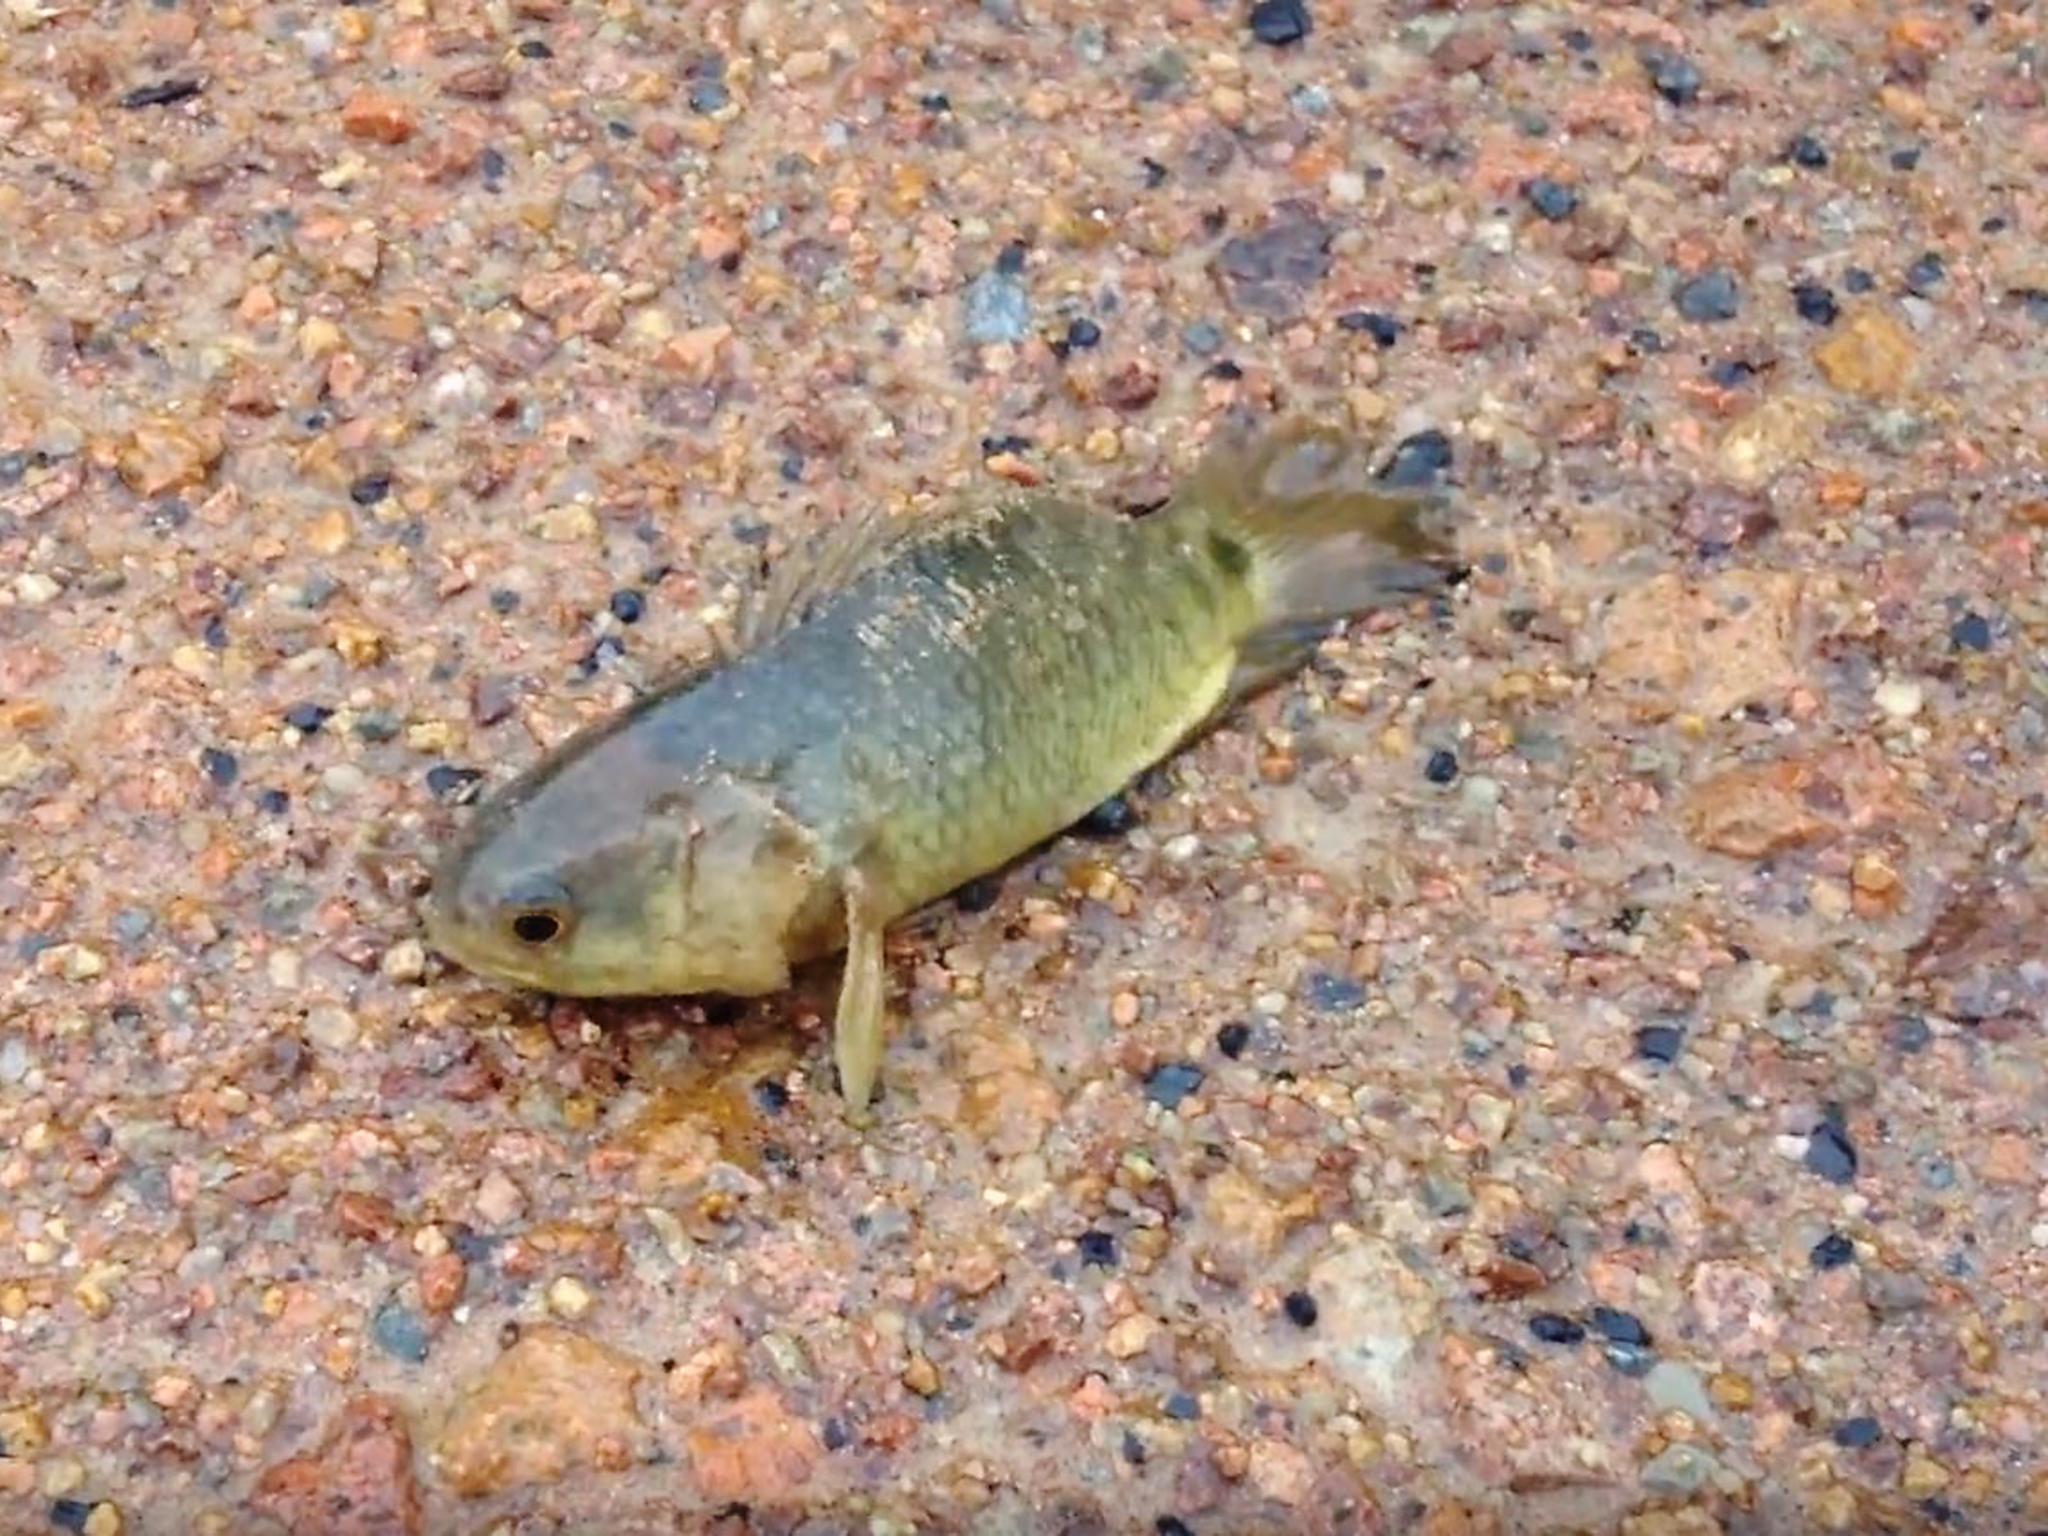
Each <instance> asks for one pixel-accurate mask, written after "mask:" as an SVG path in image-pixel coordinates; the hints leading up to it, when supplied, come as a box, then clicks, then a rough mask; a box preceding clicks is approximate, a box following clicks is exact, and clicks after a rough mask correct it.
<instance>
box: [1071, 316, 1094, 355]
mask: <svg viewBox="0 0 2048 1536" xmlns="http://www.w3.org/2000/svg"><path fill="white" fill-rule="evenodd" d="M1101 340H1102V327H1101V326H1099V325H1097V324H1096V323H1095V322H1094V321H1093V320H1090V319H1089V318H1088V317H1087V316H1086V315H1083V316H1081V317H1080V318H1078V319H1076V320H1071V321H1069V322H1068V324H1067V346H1068V347H1069V348H1070V349H1071V350H1073V351H1075V352H1085V351H1087V350H1088V349H1089V348H1090V347H1092V346H1095V345H1096V344H1097V343H1098V342H1100V341H1101Z"/></svg>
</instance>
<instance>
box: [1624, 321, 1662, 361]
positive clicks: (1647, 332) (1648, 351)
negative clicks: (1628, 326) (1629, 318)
mask: <svg viewBox="0 0 2048 1536" xmlns="http://www.w3.org/2000/svg"><path fill="white" fill-rule="evenodd" d="M1628 349H1629V351H1631V352H1633V353H1635V355H1636V356H1637V357H1650V356H1653V355H1655V354H1656V353H1659V352H1662V351H1663V350H1664V338H1663V337H1662V336H1660V335H1658V334H1657V333H1656V332H1655V331H1653V330H1651V329H1650V328H1649V327H1648V326H1647V325H1639V326H1637V327H1636V328H1635V329H1634V330H1632V331H1630V332H1629V333H1628Z"/></svg>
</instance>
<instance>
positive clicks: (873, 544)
mask: <svg viewBox="0 0 2048 1536" xmlns="http://www.w3.org/2000/svg"><path fill="white" fill-rule="evenodd" d="M971 512H972V509H971V508H969V507H966V506H953V507H949V508H946V509H944V510H941V511H938V512H929V513H922V514H920V513H905V514H897V513H892V512H888V511H885V510H883V509H882V508H880V507H870V508H867V509H864V510H862V511H859V512H855V513H853V514H852V515H850V516H849V517H847V518H846V519H845V520H844V521H842V522H840V523H837V524H835V525H834V526H832V527H830V528H827V529H825V530H823V531H822V532H819V533H814V534H812V535H811V536H810V537H809V538H807V539H805V540H803V541H802V542H801V543H799V544H796V545H793V546H791V547H790V549H789V550H787V551H786V552H785V553H784V554H783V556H782V558H781V559H780V560H778V561H777V562H775V564H774V566H773V568H772V569H771V570H770V571H769V572H768V576H767V579H766V580H765V581H764V582H763V583H762V584H761V586H760V587H759V588H758V589H756V590H755V592H754V593H753V594H752V595H751V596H750V597H748V598H747V599H745V600H744V601H743V603H742V605H741V610H740V615H739V618H738V621H737V622H736V624H735V625H734V633H733V646H734V648H735V650H737V651H740V652H745V651H751V650H753V649H755V648H756V647H758V646H762V645H766V644H767V643H768V642H769V641H770V640H773V639H774V638H775V637H776V636H777V635H780V634H782V633H783V632H784V631H786V630H791V629H795V628H796V627H797V626H798V625H800V624H802V623H803V622H804V620H806V619H807V618H809V617H810V616H811V614H812V612H813V611H814V610H815V609H816V608H817V607H818V605H819V604H821V603H823V602H824V601H825V600H826V599H827V598H830V597H832V596H834V595H835V594H837V593H840V592H843V591H845V590H846V589H847V588H848V587H850V586H852V585H853V584H854V583H855V582H856V581H859V580H860V579H861V577H863V576H865V575H867V574H868V573H869V572H870V571H872V570H874V569H875V568H876V567H877V566H881V565H884V564H887V563H888V561H889V560H890V558H891V557H892V556H894V555H896V554H897V553H899V552H900V551H901V550H903V549H904V548H905V547H906V546H908V545H910V544H914V543H917V542H919V541H920V540H924V539H929V538H932V537H934V536H936V535H937V534H939V533H940V532H941V531H943V530H944V529H945V528H947V527H949V526H951V525H952V524H953V523H954V522H955V521H957V520H958V519H960V518H961V517H964V516H968V515H971Z"/></svg>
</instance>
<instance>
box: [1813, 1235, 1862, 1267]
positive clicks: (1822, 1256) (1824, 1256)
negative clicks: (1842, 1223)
mask: <svg viewBox="0 0 2048 1536" xmlns="http://www.w3.org/2000/svg"><path fill="white" fill-rule="evenodd" d="M1806 1259H1807V1262H1808V1263H1810V1264H1811V1265H1812V1266H1813V1267H1814V1268H1815V1269H1840V1268H1841V1267H1842V1266H1843V1265H1844V1264H1850V1263H1854V1262H1855V1259H1856V1245H1855V1244H1854V1243H1852V1242H1850V1241H1849V1239H1848V1238H1846V1237H1844V1236H1843V1235H1842V1234H1841V1233H1839V1232H1830V1233H1829V1234H1828V1235H1827V1236H1826V1237H1824V1238H1822V1239H1821V1240H1820V1241H1819V1242H1817V1243H1815V1244H1814V1245H1813V1248H1812V1250H1811V1251H1810V1252H1808V1254H1807V1255H1806Z"/></svg>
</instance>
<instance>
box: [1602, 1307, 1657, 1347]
mask: <svg viewBox="0 0 2048 1536" xmlns="http://www.w3.org/2000/svg"><path fill="white" fill-rule="evenodd" d="M1590 1321H1591V1322H1592V1324H1593V1331H1594V1332H1596V1333H1598V1334H1599V1335H1600V1337H1601V1338H1603V1339H1606V1340H1607V1341H1608V1342H1609V1343H1610V1344H1632V1345H1635V1346H1637V1347H1646V1346H1647V1345H1648V1344H1649V1342H1650V1330H1649V1329H1647V1328H1645V1327H1644V1326H1643V1320H1642V1319H1641V1318H1639V1317H1637V1316H1636V1315H1635V1313H1633V1312H1621V1311H1617V1310H1616V1309H1614V1308H1613V1307H1595V1308H1594V1309H1593V1311H1592V1313H1591V1314H1590Z"/></svg>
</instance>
